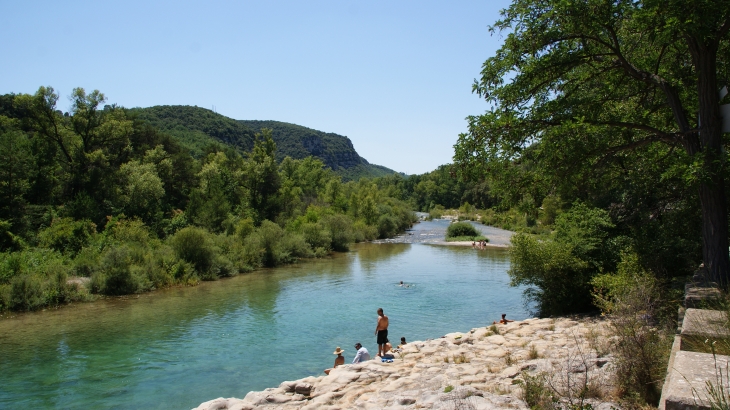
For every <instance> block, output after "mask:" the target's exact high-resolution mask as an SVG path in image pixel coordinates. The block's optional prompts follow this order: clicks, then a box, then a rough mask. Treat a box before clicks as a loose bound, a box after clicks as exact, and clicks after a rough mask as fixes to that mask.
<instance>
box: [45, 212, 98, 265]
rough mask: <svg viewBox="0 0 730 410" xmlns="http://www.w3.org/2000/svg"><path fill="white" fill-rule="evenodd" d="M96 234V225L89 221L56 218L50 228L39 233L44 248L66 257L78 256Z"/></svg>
mask: <svg viewBox="0 0 730 410" xmlns="http://www.w3.org/2000/svg"><path fill="white" fill-rule="evenodd" d="M95 233H96V225H95V224H93V223H91V222H90V221H88V220H82V221H75V220H73V219H71V218H56V219H54V220H53V223H52V224H51V226H50V227H48V228H46V229H44V230H42V231H41V232H40V233H38V239H39V240H40V244H41V246H43V247H46V248H51V249H55V250H57V251H59V252H61V253H63V254H64V255H72V256H73V255H76V254H77V253H78V252H79V251H80V250H81V248H83V247H84V246H86V244H88V243H89V241H90V240H91V239H92V238H93V236H94V234H95Z"/></svg>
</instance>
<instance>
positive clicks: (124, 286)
mask: <svg viewBox="0 0 730 410" xmlns="http://www.w3.org/2000/svg"><path fill="white" fill-rule="evenodd" d="M138 252H139V251H138V250H134V249H130V248H129V247H128V246H119V247H114V248H111V249H109V250H108V251H107V252H106V253H105V254H104V256H103V257H102V262H101V269H100V271H99V272H98V273H97V274H96V278H95V279H96V282H97V283H96V286H98V287H99V288H100V289H98V290H99V291H100V293H103V294H105V295H128V294H132V293H137V292H141V291H144V290H148V289H149V288H151V287H152V286H151V284H150V283H149V280H148V279H147V277H146V275H145V274H144V272H143V270H141V269H140V268H139V266H135V265H134V262H135V259H138V258H139V255H135V253H138Z"/></svg>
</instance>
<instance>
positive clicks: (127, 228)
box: [104, 218, 151, 245]
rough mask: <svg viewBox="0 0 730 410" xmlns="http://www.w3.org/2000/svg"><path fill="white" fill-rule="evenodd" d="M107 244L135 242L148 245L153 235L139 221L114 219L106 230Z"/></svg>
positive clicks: (107, 225)
mask: <svg viewBox="0 0 730 410" xmlns="http://www.w3.org/2000/svg"><path fill="white" fill-rule="evenodd" d="M104 237H105V241H106V242H107V243H127V242H135V243H138V244H140V245H147V244H148V242H149V241H150V238H151V234H150V230H149V228H148V227H147V225H145V224H144V222H142V221H141V220H139V219H123V218H112V219H111V220H110V221H109V222H108V223H107V224H106V227H105V229H104Z"/></svg>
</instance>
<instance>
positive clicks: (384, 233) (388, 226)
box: [377, 214, 398, 238]
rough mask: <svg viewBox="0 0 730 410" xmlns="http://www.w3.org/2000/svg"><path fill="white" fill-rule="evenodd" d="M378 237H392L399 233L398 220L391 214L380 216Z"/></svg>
mask: <svg viewBox="0 0 730 410" xmlns="http://www.w3.org/2000/svg"><path fill="white" fill-rule="evenodd" d="M377 224H378V237H379V238H391V237H393V236H395V235H396V234H397V233H398V221H397V220H396V219H395V217H393V216H392V215H390V214H384V215H380V216H379V217H378V222H377Z"/></svg>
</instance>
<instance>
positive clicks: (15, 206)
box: [0, 116, 32, 219]
mask: <svg viewBox="0 0 730 410" xmlns="http://www.w3.org/2000/svg"><path fill="white" fill-rule="evenodd" d="M30 148H31V147H30V141H28V137H27V136H26V135H25V133H23V132H22V131H21V130H19V129H18V128H17V127H16V126H15V124H14V121H12V120H11V119H9V118H7V117H4V116H0V218H5V219H10V218H13V219H17V218H18V217H19V216H20V215H21V210H22V208H23V207H24V205H25V202H26V201H25V198H24V195H25V193H26V192H27V191H28V189H29V188H30V183H29V176H30V172H31V169H30V167H31V165H32V154H31V150H30Z"/></svg>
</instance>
